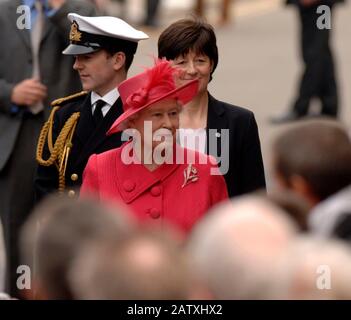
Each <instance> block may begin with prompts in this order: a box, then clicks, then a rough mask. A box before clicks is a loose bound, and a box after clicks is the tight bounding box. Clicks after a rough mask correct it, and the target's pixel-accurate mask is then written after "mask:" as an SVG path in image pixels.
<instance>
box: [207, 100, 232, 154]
mask: <svg viewBox="0 0 351 320" xmlns="http://www.w3.org/2000/svg"><path fill="white" fill-rule="evenodd" d="M226 128H229V127H228V121H227V119H226V118H225V117H224V110H223V108H222V106H221V104H220V103H219V101H217V100H216V99H215V98H214V97H212V96H211V95H210V94H209V95H208V114H207V126H206V135H207V147H206V153H207V154H211V155H212V156H216V155H215V154H213V151H211V150H209V146H211V145H213V143H214V141H216V144H217V155H218V156H219V155H221V129H226ZM210 129H212V130H211V131H210ZM214 130H215V131H214ZM210 140H211V143H210Z"/></svg>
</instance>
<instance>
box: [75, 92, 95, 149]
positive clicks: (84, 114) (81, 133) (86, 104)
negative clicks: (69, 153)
mask: <svg viewBox="0 0 351 320" xmlns="http://www.w3.org/2000/svg"><path fill="white" fill-rule="evenodd" d="M77 111H80V118H79V120H78V124H77V128H76V132H75V135H76V137H77V140H79V142H80V143H81V144H82V145H85V144H86V142H87V141H88V139H89V138H90V136H91V135H92V132H93V131H94V129H95V125H94V120H93V115H92V111H91V103H90V94H88V95H87V96H86V97H85V99H84V101H83V102H82V104H81V105H80V106H79V108H78V110H77Z"/></svg>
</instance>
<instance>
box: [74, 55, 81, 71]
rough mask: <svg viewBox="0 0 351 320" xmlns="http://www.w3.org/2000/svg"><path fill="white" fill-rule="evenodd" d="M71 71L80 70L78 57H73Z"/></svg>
mask: <svg viewBox="0 0 351 320" xmlns="http://www.w3.org/2000/svg"><path fill="white" fill-rule="evenodd" d="M73 69H74V70H80V69H82V64H81V61H80V59H79V56H76V57H75V60H74V64H73Z"/></svg>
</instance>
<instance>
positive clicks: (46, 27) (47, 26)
mask: <svg viewBox="0 0 351 320" xmlns="http://www.w3.org/2000/svg"><path fill="white" fill-rule="evenodd" d="M52 29H53V24H52V22H51V21H50V19H48V18H45V22H44V29H43V32H42V35H41V42H43V41H44V40H45V38H46V37H47V36H48V34H49V33H50V31H51V30H52Z"/></svg>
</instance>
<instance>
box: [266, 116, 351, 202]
mask: <svg viewBox="0 0 351 320" xmlns="http://www.w3.org/2000/svg"><path fill="white" fill-rule="evenodd" d="M350 163H351V142H350V138H349V136H348V133H347V130H346V129H345V128H344V127H343V125H342V124H340V123H339V122H337V121H334V120H329V119H319V120H304V121H301V122H299V123H296V124H294V125H293V126H291V127H289V128H287V129H286V130H285V131H283V132H281V133H280V134H279V136H278V137H277V138H276V139H275V141H274V143H273V171H274V178H275V179H276V182H277V186H278V187H280V188H282V189H290V190H293V191H294V192H296V193H298V194H299V195H301V196H302V197H303V198H304V199H306V200H307V201H308V203H309V204H310V206H311V207H314V206H315V205H317V204H318V203H320V202H321V201H324V200H326V199H327V198H328V197H330V196H332V195H334V194H335V193H337V192H338V191H341V190H342V189H344V188H346V187H347V186H348V185H350V184H351V165H350Z"/></svg>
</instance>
